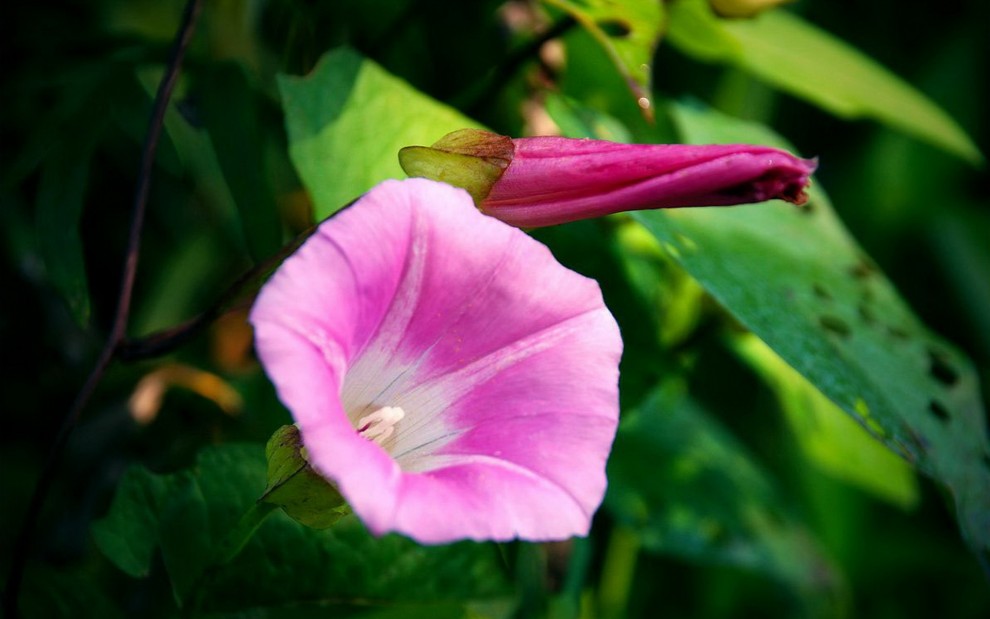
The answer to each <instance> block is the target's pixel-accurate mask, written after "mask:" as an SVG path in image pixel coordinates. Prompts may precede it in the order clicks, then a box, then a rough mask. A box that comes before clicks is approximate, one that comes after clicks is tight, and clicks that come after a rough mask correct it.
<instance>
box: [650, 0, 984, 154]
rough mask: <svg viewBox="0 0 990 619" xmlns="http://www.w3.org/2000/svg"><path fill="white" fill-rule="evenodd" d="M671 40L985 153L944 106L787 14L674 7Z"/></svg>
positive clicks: (820, 100) (853, 114)
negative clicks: (721, 14) (731, 15)
mask: <svg viewBox="0 0 990 619" xmlns="http://www.w3.org/2000/svg"><path fill="white" fill-rule="evenodd" d="M669 19H670V31H669V33H668V36H669V39H670V42H671V43H672V44H674V45H675V46H677V47H678V48H679V49H680V50H681V51H683V52H684V53H686V54H688V55H691V56H694V57H696V58H698V59H700V60H704V61H707V62H722V63H726V64H731V65H734V66H737V67H739V68H741V69H743V70H746V71H749V72H751V73H752V74H753V75H755V76H756V77H758V78H760V79H762V80H764V81H766V82H768V83H770V84H773V85H774V86H776V87H777V88H780V89H781V90H784V91H787V92H789V93H791V94H793V95H795V96H798V97H802V98H804V99H807V100H808V101H810V102H811V103H813V104H815V105H818V106H820V107H822V108H823V109H825V110H828V111H830V112H832V113H833V114H836V115H837V116H840V117H843V118H860V117H866V118H873V119H875V120H879V121H881V122H883V123H886V124H888V125H890V126H892V127H894V128H896V129H899V130H900V131H904V132H905V133H908V134H910V135H912V136H914V137H916V138H919V139H921V140H924V141H926V142H928V143H930V144H933V145H935V146H937V147H939V148H942V149H945V150H947V151H949V152H951V153H954V154H955V155H957V156H959V157H961V158H963V159H965V160H967V161H969V162H971V163H974V164H976V163H980V162H981V161H983V155H982V154H981V153H980V151H979V148H978V147H977V146H976V144H974V143H973V141H972V140H971V139H970V138H969V136H967V135H966V132H965V131H963V130H962V128H961V127H959V125H958V124H957V123H956V122H955V121H954V120H953V119H952V118H951V117H950V116H949V115H948V114H946V113H945V112H944V111H943V110H942V109H941V108H940V107H938V106H937V105H936V104H935V103H933V102H932V101H931V100H930V99H928V98H927V97H925V96H924V95H923V94H921V93H920V92H918V91H917V90H916V89H915V88H914V87H912V86H911V85H910V84H909V83H908V82H906V81H904V80H902V79H901V78H899V77H897V76H896V75H894V74H892V73H891V72H890V71H888V70H887V69H885V68H884V67H883V66H881V65H880V64H878V63H877V62H875V61H873V60H872V59H870V58H869V57H867V56H865V55H864V54H862V53H860V52H859V51H857V50H856V49H854V48H852V47H851V46H849V45H847V44H846V43H844V42H843V41H841V40H839V39H836V38H835V37H833V36H831V35H830V34H828V33H827V32H824V31H822V30H819V29H818V28H816V27H815V26H813V25H811V24H809V23H807V22H806V21H804V20H802V19H801V18H799V17H797V16H795V15H792V14H791V13H788V12H787V11H781V10H776V11H767V12H766V13H763V14H761V15H760V16H759V17H756V18H753V19H747V20H725V19H719V18H717V17H716V16H715V15H714V14H713V13H712V11H711V9H710V7H709V5H708V3H707V2H706V1H705V0H679V1H678V2H674V3H671V5H670V18H669Z"/></svg>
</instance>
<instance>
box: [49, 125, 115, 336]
mask: <svg viewBox="0 0 990 619" xmlns="http://www.w3.org/2000/svg"><path fill="white" fill-rule="evenodd" d="M103 124H104V123H102V122H98V121H95V122H94V125H103ZM89 133H91V135H90V136H89V137H87V138H84V139H83V140H82V141H77V142H75V143H70V144H67V145H65V146H63V147H62V148H61V149H59V150H58V151H56V152H55V153H54V154H53V155H52V156H50V157H49V158H48V159H47V160H46V161H45V163H44V167H43V168H42V172H41V181H40V183H39V186H38V198H37V200H38V201H37V210H36V215H35V227H36V230H37V235H38V249H39V251H40V253H41V256H42V259H43V260H44V262H45V269H46V272H47V274H48V278H49V280H51V283H52V285H54V286H55V289H56V290H58V292H59V294H61V295H62V297H63V298H64V299H65V301H66V303H67V304H68V306H69V309H70V310H71V312H72V315H73V317H74V318H75V319H76V322H78V323H79V324H80V325H85V324H86V323H88V322H89V313H90V303H89V285H88V284H87V281H86V263H85V260H84V254H83V246H82V239H81V237H80V236H79V224H80V219H81V218H82V212H83V206H84V202H85V198H86V185H87V181H88V179H89V160H90V157H91V156H92V152H93V146H95V138H96V135H97V134H98V133H99V131H98V130H97V131H91V132H89Z"/></svg>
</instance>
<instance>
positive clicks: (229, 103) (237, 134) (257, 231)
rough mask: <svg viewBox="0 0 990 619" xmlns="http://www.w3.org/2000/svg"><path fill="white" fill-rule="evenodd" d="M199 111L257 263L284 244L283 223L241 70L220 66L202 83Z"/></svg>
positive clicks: (257, 118)
mask: <svg viewBox="0 0 990 619" xmlns="http://www.w3.org/2000/svg"><path fill="white" fill-rule="evenodd" d="M199 92H200V93H201V94H202V99H201V106H200V107H201V110H202V112H203V119H204V121H205V124H206V129H207V131H208V132H209V135H210V140H211V142H212V144H213V149H214V151H215V152H216V157H217V162H218V163H219V165H220V169H221V170H222V171H223V177H224V179H225V180H226V182H227V186H228V187H229V188H230V193H231V196H232V198H233V200H234V203H235V204H236V206H237V210H238V212H239V213H240V220H241V227H242V229H243V230H244V236H245V238H246V240H247V246H248V249H249V250H250V252H251V255H252V257H253V258H254V259H255V261H261V260H264V259H265V258H268V257H269V256H271V255H273V254H275V252H277V251H278V250H279V249H280V248H281V246H282V234H281V232H282V227H281V222H280V221H279V217H278V209H277V208H276V205H275V198H274V196H273V194H272V190H271V187H270V186H269V184H268V180H267V177H266V171H265V163H264V156H265V153H264V140H263V135H262V133H261V130H262V123H261V115H260V114H259V109H258V101H257V94H256V91H255V90H254V89H253V88H252V87H251V84H250V83H249V82H248V78H247V75H245V73H244V70H243V69H242V68H241V67H240V66H238V65H236V64H233V63H225V64H220V65H219V66H217V67H216V68H213V69H212V70H211V71H210V72H209V73H207V74H206V75H205V77H204V78H203V81H202V83H201V84H200V88H199Z"/></svg>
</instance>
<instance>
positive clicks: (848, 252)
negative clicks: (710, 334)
mask: <svg viewBox="0 0 990 619" xmlns="http://www.w3.org/2000/svg"><path fill="white" fill-rule="evenodd" d="M673 115H674V117H675V120H676V122H677V123H678V125H679V126H680V127H681V129H682V134H683V137H684V138H685V141H686V142H690V143H728V142H752V143H763V144H770V145H775V146H782V144H781V140H780V138H778V137H776V136H775V135H774V134H772V132H770V131H769V130H768V129H766V128H765V127H761V126H756V125H750V124H746V123H742V122H741V121H737V120H733V119H730V118H728V117H725V116H722V115H719V114H717V113H715V112H712V111H710V110H701V109H693V108H689V107H686V106H678V107H675V108H674V109H673ZM783 146H785V147H786V145H783ZM634 217H635V218H636V219H637V220H638V221H639V222H640V223H642V224H643V225H644V226H646V228H647V229H648V230H649V231H650V232H652V233H653V234H654V235H655V236H656V237H657V239H659V240H660V241H661V243H662V244H663V246H664V247H665V248H667V249H668V251H669V252H670V253H671V254H672V255H673V256H674V257H675V258H677V260H678V261H679V262H680V263H681V265H682V266H684V268H685V269H686V270H687V271H688V272H689V273H690V274H691V275H692V276H693V277H694V278H695V279H697V280H698V281H699V282H700V283H701V285H702V286H704V287H705V289H706V290H708V292H709V293H710V294H711V295H712V296H713V297H714V298H715V299H716V300H717V301H718V302H719V303H721V304H722V305H723V306H724V307H725V308H726V309H727V310H728V311H729V312H731V313H732V314H733V315H734V316H735V317H736V319H738V320H739V321H740V322H741V323H742V324H743V325H744V326H746V327H747V328H748V329H749V330H751V331H752V332H753V333H755V334H756V336H757V337H759V338H760V339H761V340H763V341H764V342H765V343H766V344H767V345H768V346H769V347H770V348H771V349H773V351H774V352H775V353H777V354H778V355H779V356H780V357H781V358H782V359H783V360H784V361H785V362H786V363H787V364H788V365H789V366H791V367H793V368H794V369H795V370H797V372H798V373H800V374H801V375H802V376H804V377H805V378H806V379H807V380H808V381H810V382H811V383H812V384H813V385H814V386H815V387H816V388H817V389H819V390H820V391H821V392H822V393H823V394H824V395H825V396H826V397H828V398H829V399H830V400H832V402H834V403H835V404H836V405H838V406H839V407H840V408H842V409H843V410H844V411H845V412H846V413H848V414H849V415H852V416H853V418H855V419H856V420H857V421H858V422H859V423H860V424H861V425H863V426H864V427H865V428H866V429H867V430H869V431H870V433H871V434H873V435H874V436H875V437H877V438H878V439H880V441H881V442H882V443H883V444H884V445H886V446H887V447H888V448H890V449H892V450H894V451H895V452H896V453H897V454H899V455H900V456H902V457H903V458H905V459H906V460H907V461H908V462H910V463H912V464H914V465H915V466H916V467H918V468H919V469H920V470H921V471H922V472H924V473H926V474H928V475H930V476H931V477H933V478H934V479H936V480H937V481H939V482H941V483H943V484H945V486H946V487H947V488H948V489H949V491H950V493H951V495H952V499H953V500H954V502H955V507H956V513H957V517H958V519H959V522H960V526H961V529H962V532H963V536H964V537H965V538H966V540H967V541H968V543H969V544H970V545H971V547H973V549H974V550H975V551H976V552H977V554H978V556H980V557H981V558H982V559H985V560H990V554H988V553H990V526H988V522H987V514H990V466H988V462H990V448H988V444H987V435H986V428H985V421H984V420H985V413H984V411H983V408H982V405H981V404H980V396H979V392H978V387H977V378H976V376H975V374H974V372H973V370H972V368H971V365H970V363H969V361H968V360H967V359H966V358H965V357H963V356H962V355H961V354H960V353H958V352H957V351H956V350H955V349H954V348H953V347H952V346H950V345H949V344H947V343H946V342H944V341H942V340H941V339H939V338H938V337H936V336H934V335H933V334H931V333H929V332H928V331H927V330H926V329H925V327H924V326H923V325H922V324H921V322H920V321H919V320H918V319H917V318H916V317H915V316H914V315H913V314H912V313H911V310H910V309H909V308H908V307H907V305H906V304H905V303H904V301H903V300H902V299H901V298H900V296H899V295H898V293H897V291H896V290H895V289H894V288H893V286H892V285H891V284H890V282H889V281H888V280H887V279H886V278H885V277H884V276H883V274H882V273H880V272H879V271H878V269H877V267H876V266H875V265H874V264H873V262H871V261H870V259H869V258H868V257H867V256H865V255H864V254H863V252H862V250H861V249H860V248H859V247H857V245H856V243H855V242H854V241H853V239H852V238H851V237H850V236H849V234H848V232H847V231H846V230H845V229H844V228H843V226H842V224H841V222H840V221H839V220H838V218H837V217H836V215H835V213H834V212H833V211H832V208H831V206H830V205H829V202H828V199H827V198H826V197H825V194H824V193H823V192H822V191H821V190H820V189H818V188H816V187H812V191H811V199H810V202H809V204H808V206H807V207H806V208H803V209H798V208H795V207H792V206H789V205H787V204H784V203H782V202H771V203H768V204H763V205H760V206H743V207H738V208H722V209H715V208H699V209H677V210H668V211H645V212H639V213H636V214H635V215H634Z"/></svg>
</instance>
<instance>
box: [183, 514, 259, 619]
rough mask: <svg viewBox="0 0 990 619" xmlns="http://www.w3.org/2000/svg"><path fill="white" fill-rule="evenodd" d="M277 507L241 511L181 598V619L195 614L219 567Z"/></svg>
mask: <svg viewBox="0 0 990 619" xmlns="http://www.w3.org/2000/svg"><path fill="white" fill-rule="evenodd" d="M277 507H278V506H277V505H274V504H272V503H265V502H263V501H255V502H254V503H253V504H252V505H251V507H250V509H248V510H247V511H246V512H244V515H243V516H241V519H240V520H238V521H237V524H235V525H234V526H233V528H232V529H230V531H228V532H227V535H225V536H224V538H223V539H222V540H220V545H219V546H218V547H217V549H216V552H215V553H214V555H213V560H212V561H211V562H210V563H209V565H207V566H206V567H205V568H203V571H202V573H200V575H199V577H198V578H197V579H196V582H195V584H194V585H193V587H192V589H191V590H190V591H189V595H188V596H186V598H185V599H186V600H187V601H186V603H185V604H183V611H182V616H183V617H193V616H195V615H196V613H197V612H198V611H199V609H200V606H201V605H202V603H203V599H204V598H205V596H206V592H207V591H208V590H209V587H210V584H211V583H212V582H213V579H214V578H215V577H216V575H217V572H219V571H220V569H221V568H222V567H223V566H225V565H227V564H228V563H230V562H231V561H233V560H234V559H235V558H236V557H237V555H239V554H241V551H242V550H244V547H245V546H247V544H248V542H249V541H251V538H252V537H254V534H255V532H256V531H257V530H258V529H259V528H260V527H261V525H262V523H263V522H264V521H265V518H267V517H268V516H269V515H270V514H271V513H272V512H273V511H275V509H276V508H277Z"/></svg>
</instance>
